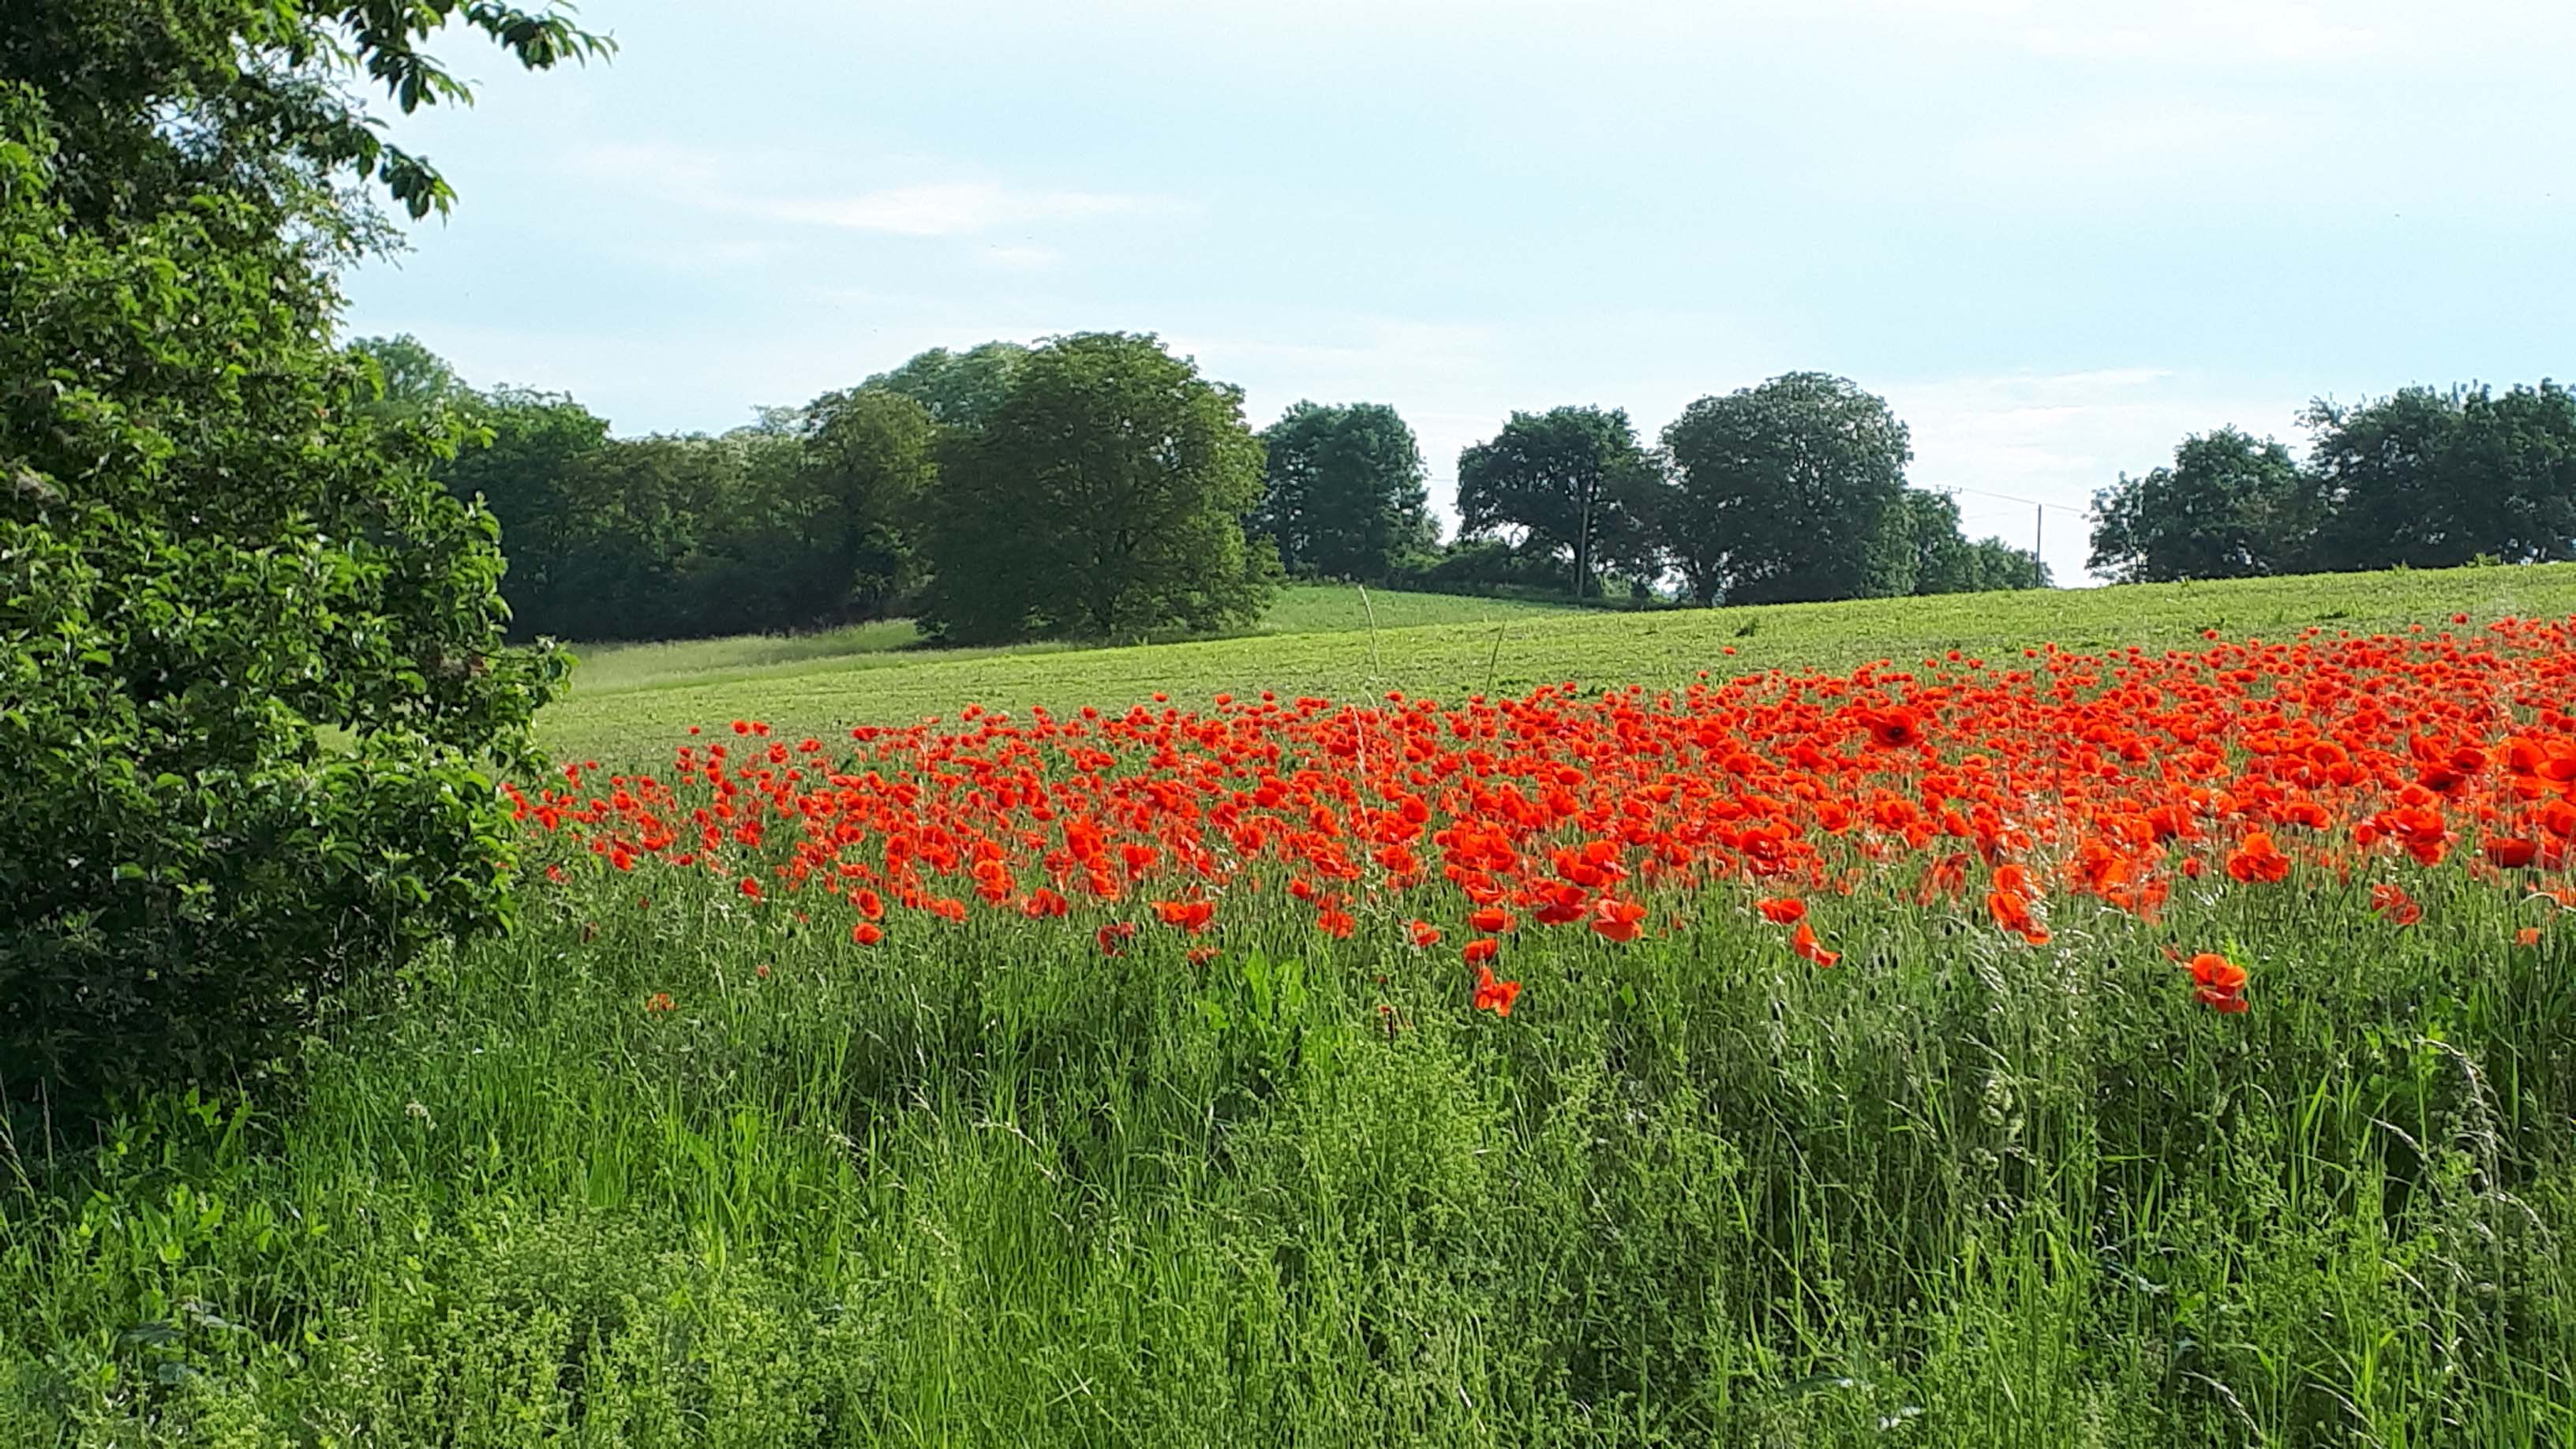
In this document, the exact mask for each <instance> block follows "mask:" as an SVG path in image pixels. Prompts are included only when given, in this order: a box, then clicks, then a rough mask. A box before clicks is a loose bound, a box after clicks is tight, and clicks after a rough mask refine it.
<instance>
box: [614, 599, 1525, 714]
mask: <svg viewBox="0 0 2576 1449" xmlns="http://www.w3.org/2000/svg"><path fill="white" fill-rule="evenodd" d="M1573 607H1574V606H1573V605H1570V604H1562V603H1548V602H1544V601H1533V600H1526V599H1479V598H1466V597H1460V596H1456V595H1450V594H1414V593H1390V592H1387V591H1384V590H1372V591H1369V592H1368V593H1367V594H1366V596H1365V600H1364V599H1363V595H1362V591H1361V590H1360V589H1358V588H1355V587H1352V586H1350V585H1346V584H1290V585H1287V586H1286V587H1284V588H1282V589H1281V590H1280V591H1279V596H1278V598H1277V599H1276V600H1274V601H1273V602H1272V604H1271V606H1270V611H1269V612H1268V613H1267V614H1265V615H1264V616H1263V617H1262V620H1261V623H1260V626H1259V627H1258V628H1255V629H1250V630H1246V631H1244V632H1243V633H1242V634H1240V635H1234V636H1229V637H1235V638H1259V637H1266V636H1270V635H1278V634H1335V633H1350V632H1357V631H1365V630H1367V629H1369V628H1370V627H1371V622H1372V619H1373V620H1374V622H1375V627H1377V628H1380V629H1403V628H1414V627H1418V626H1421V625H1426V624H1481V623H1485V622H1487V621H1490V620H1503V619H1519V618H1527V617H1531V616H1535V615H1541V614H1555V613H1562V612H1566V611H1568V610H1570V609H1572V608H1573ZM1162 642H1166V643H1168V642H1172V641H1168V640H1167V641H1162ZM1097 647H1099V646H1098V645H1090V644H1082V643H1069V642H1068V643H1047V644H1022V645H1017V646H1013V647H1009V648H988V649H933V648H931V647H930V645H929V642H928V641H927V640H926V639H925V638H924V637H923V635H922V633H921V631H920V630H919V629H918V628H916V627H915V626H914V625H913V623H912V621H911V620H909V619H886V620H879V621H877V622H874V623H867V624H852V625H848V626H846V627H844V628H839V629H827V630H822V631H818V632H816V633H812V634H752V635H743V636H738V637H734V638H726V639H684V640H678V641H675V642H671V643H665V644H586V645H576V646H575V648H574V653H575V655H576V656H577V658H578V660H579V667H578V669H577V671H576V674H575V680H576V688H577V689H578V691H579V693H580V695H581V696H582V697H583V698H585V699H595V698H599V697H601V696H604V695H610V694H619V693H624V692H626V691H628V690H637V689H658V688H664V687H668V686H671V685H681V684H688V685H704V684H709V683H714V682H723V683H728V684H737V683H742V682H745V681H749V680H755V679H774V678H777V677H779V676H782V675H791V674H804V673H815V672H823V671H841V670H851V669H883V668H888V667H896V666H903V665H910V664H918V663H922V662H926V661H928V660H933V659H935V660H937V661H939V662H941V663H947V664H956V663H960V662H964V661H968V660H976V659H996V658H1027V657H1029V656H1031V655H1035V654H1054V653H1067V652H1076V651H1081V650H1085V649H1091V648H1097Z"/></svg>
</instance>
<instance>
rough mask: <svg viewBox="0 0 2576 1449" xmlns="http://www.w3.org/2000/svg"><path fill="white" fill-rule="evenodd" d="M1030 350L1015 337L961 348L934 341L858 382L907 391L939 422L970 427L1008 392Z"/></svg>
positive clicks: (980, 424) (982, 419) (982, 420)
mask: <svg viewBox="0 0 2576 1449" xmlns="http://www.w3.org/2000/svg"><path fill="white" fill-rule="evenodd" d="M1028 355H1029V349H1028V348H1026V347H1023V346H1021V345H1020V344H1019V343H1016V342H980V343H977V344H976V345H975V346H973V347H969V348H967V349H966V350H965V351H963V352H951V351H949V350H948V349H947V348H945V347H934V348H931V349H930V350H929V351H927V352H920V353H915V354H914V355H913V356H912V357H910V358H908V359H906V360H905V362H904V364H903V365H902V366H901V367H897V368H893V369H891V370H889V371H886V372H880V373H878V374H876V375H875V376H874V377H871V378H869V379H868V380H867V381H865V382H863V383H861V384H860V385H859V386H860V389H861V390H874V391H877V392H890V393H896V394H899V395H901V396H903V397H908V398H910V399H912V400H913V401H914V402H917V403H919V404H921V407H922V410H923V411H925V412H927V413H929V414H930V420H931V421H932V422H934V423H937V424H938V425H940V426H941V427H943V428H964V429H967V430H969V431H973V430H975V429H979V428H981V427H983V426H984V423H985V421H986V420H987V419H989V418H991V417H992V415H993V411H994V409H996V408H999V407H1000V406H1001V405H1002V400H1003V399H1004V398H1007V397H1009V396H1010V393H1011V383H1012V380H1013V379H1014V378H1016V377H1017V376H1018V375H1019V370H1020V364H1021V363H1022V362H1024V361H1026V360H1027V359H1028Z"/></svg>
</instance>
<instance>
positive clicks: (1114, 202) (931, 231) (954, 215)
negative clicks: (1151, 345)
mask: <svg viewBox="0 0 2576 1449" xmlns="http://www.w3.org/2000/svg"><path fill="white" fill-rule="evenodd" d="M737 204H738V205H739V206H740V207H741V208H742V209H745V210H749V211H752V212H755V213H757V214H759V215H763V216H770V217H775V218H776V219H778V220H780V221H793V222H807V223H811V224H813V225H817V226H832V227H842V228H845V229H847V230H850V231H872V232H883V233H886V234H889V235H893V236H964V235H971V234H974V233H978V232H988V231H994V230H997V229H999V228H1003V227H1012V226H1024V225H1028V224H1031V223H1035V222H1048V221H1069V220H1078V219H1081V218H1084V217H1094V216H1113V215H1117V214H1119V213H1122V212H1137V211H1150V210H1156V209H1160V208H1162V207H1164V206H1166V205H1168V203H1166V202H1163V201H1161V200H1159V199H1158V198H1153V197H1143V196H1126V195H1120V194H1117V193H1112V192H1100V191H1015V190H1012V189H1010V188H1008V187H1004V186H1001V185H999V184H997V183H994V182H990V181H949V182H935V183H932V184H930V185H926V186H898V187H893V188H890V189H887V190H883V191H863V192H858V193H855V194H852V195H847V196H792V197H791V196H782V197H770V198H765V199H759V200H746V201H742V202H739V203H737Z"/></svg>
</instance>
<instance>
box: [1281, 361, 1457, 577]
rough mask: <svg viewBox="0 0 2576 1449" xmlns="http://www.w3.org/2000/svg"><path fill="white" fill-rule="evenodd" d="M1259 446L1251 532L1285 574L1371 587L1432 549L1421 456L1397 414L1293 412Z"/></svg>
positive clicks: (1321, 408)
mask: <svg viewBox="0 0 2576 1449" xmlns="http://www.w3.org/2000/svg"><path fill="white" fill-rule="evenodd" d="M1261 441H1262V444H1263V446H1264V448H1265V449H1266V456H1267V461H1266V464H1265V468H1264V473H1263V479H1262V494H1261V502H1260V505H1259V506H1258V507H1257V508H1255V509H1254V511H1253V515H1252V520H1251V527H1252V530H1253V531H1254V532H1255V533H1257V534H1259V535H1260V536H1261V537H1264V538H1267V539H1269V540H1270V542H1271V545H1272V547H1274V548H1275V549H1277V550H1278V553H1279V562H1280V565H1281V566H1282V567H1283V568H1285V569H1286V570H1287V571H1288V572H1289V573H1290V574H1292V575H1297V576H1300V577H1306V578H1327V579H1357V580H1360V581H1362V582H1365V583H1376V582H1379V581H1381V580H1383V579H1385V578H1387V577H1388V576H1389V575H1391V574H1393V573H1394V572H1395V571H1396V569H1398V568H1399V567H1401V566H1403V565H1404V564H1405V563H1407V562H1409V561H1412V560H1415V559H1419V558H1421V557H1423V556H1425V555H1428V554H1429V553H1430V552H1431V550H1432V549H1433V547H1435V546H1436V545H1437V544H1438V542H1439V537H1440V532H1439V527H1438V525H1437V524H1435V523H1434V522H1433V521H1432V518H1431V504H1430V498H1429V495H1427V494H1426V493H1425V492H1424V491H1423V486H1422V480H1423V475H1424V471H1425V470H1424V468H1423V464H1422V448H1421V445H1420V444H1419V443H1417V442H1415V440H1414V436H1413V429H1412V428H1410V427H1407V426H1406V425H1405V421H1404V419H1403V418H1402V417H1401V416H1399V415H1398V414H1397V413H1396V411H1395V409H1393V408H1391V407H1388V406H1386V405H1385V404H1383V403H1350V404H1346V405H1343V406H1338V407H1328V406H1325V405H1324V404H1321V403H1313V402H1300V403H1295V404H1293V405H1291V406H1290V407H1289V409H1288V411H1287V412H1286V413H1284V414H1282V415H1281V416H1280V418H1279V421H1277V422H1275V423H1272V424H1271V425H1270V426H1269V427H1268V428H1266V429H1264V430H1263V431H1262V433H1261Z"/></svg>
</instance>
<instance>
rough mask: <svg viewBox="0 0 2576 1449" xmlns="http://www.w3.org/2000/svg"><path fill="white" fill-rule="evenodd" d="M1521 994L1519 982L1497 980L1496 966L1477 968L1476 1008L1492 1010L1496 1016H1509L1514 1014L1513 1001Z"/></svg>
mask: <svg viewBox="0 0 2576 1449" xmlns="http://www.w3.org/2000/svg"><path fill="white" fill-rule="evenodd" d="M1520 994H1521V984H1520V983H1519V982H1517V981H1497V980H1495V979H1494V968H1492V967H1491V966H1479V967H1477V968H1476V1010H1478V1011H1490V1012H1492V1013H1493V1014H1494V1015H1496V1016H1509V1015H1511V1014H1512V1002H1513V1001H1514V1000H1515V999H1516V998H1518V997H1519V996H1520Z"/></svg>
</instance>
